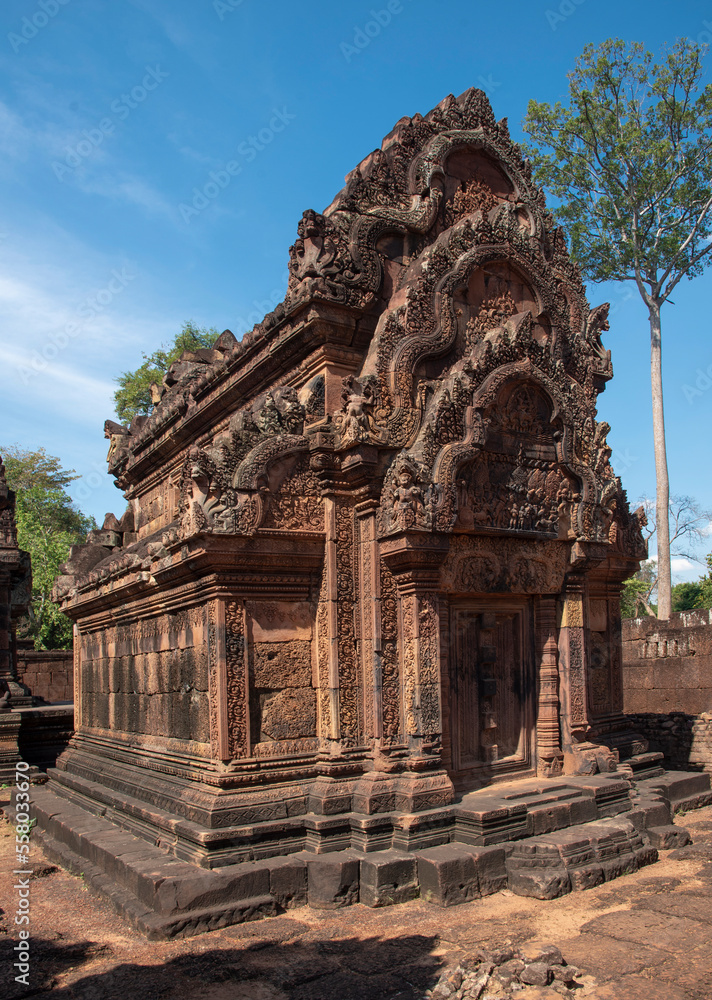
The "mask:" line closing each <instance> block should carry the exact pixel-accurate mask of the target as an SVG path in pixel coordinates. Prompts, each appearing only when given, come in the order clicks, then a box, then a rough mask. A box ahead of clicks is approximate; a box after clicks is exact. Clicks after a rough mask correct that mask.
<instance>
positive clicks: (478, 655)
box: [449, 599, 534, 790]
mask: <svg viewBox="0 0 712 1000" xmlns="http://www.w3.org/2000/svg"><path fill="white" fill-rule="evenodd" d="M531 618H532V614H531V606H530V603H529V602H528V601H527V600H526V599H522V600H521V601H516V600H509V599H508V600H502V601H497V600H488V601H486V602H482V603H476V602H473V603H466V604H457V605H454V606H453V607H452V608H451V636H452V643H451V651H450V655H451V669H450V713H449V715H450V751H451V753H450V756H451V767H452V772H453V773H452V778H453V780H454V782H455V784H456V785H457V786H459V787H461V788H462V789H463V790H466V789H467V788H468V787H471V788H477V787H481V786H482V784H483V783H487V782H488V781H491V780H495V779H497V778H506V777H515V776H517V775H519V774H522V773H524V772H527V771H529V770H530V769H531V768H532V732H533V715H534V712H533V691H534V684H533V669H532V665H533V651H532V622H531Z"/></svg>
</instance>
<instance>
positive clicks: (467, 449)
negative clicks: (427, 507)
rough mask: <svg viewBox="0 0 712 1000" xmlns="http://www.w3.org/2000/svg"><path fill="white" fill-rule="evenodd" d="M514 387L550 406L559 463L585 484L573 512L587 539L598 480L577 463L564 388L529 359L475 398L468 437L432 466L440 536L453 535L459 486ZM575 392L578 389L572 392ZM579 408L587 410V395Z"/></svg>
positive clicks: (504, 371) (497, 375)
mask: <svg viewBox="0 0 712 1000" xmlns="http://www.w3.org/2000/svg"><path fill="white" fill-rule="evenodd" d="M513 384H521V385H532V386H534V387H535V388H536V389H538V390H539V391H540V392H542V393H543V395H544V397H545V398H546V399H547V401H548V402H549V404H550V406H551V413H550V417H549V424H550V426H551V432H552V438H553V440H554V443H555V447H556V461H557V463H558V464H559V465H560V466H561V467H562V469H563V470H564V471H565V472H566V473H568V474H569V475H570V476H571V477H572V478H573V479H574V480H575V481H576V482H578V483H580V486H581V489H580V500H579V501H578V503H576V504H575V507H574V509H573V510H572V511H571V523H572V526H573V527H574V530H575V532H576V534H577V535H585V534H586V533H587V524H588V522H589V521H590V519H591V512H592V510H593V507H594V506H595V502H596V480H595V476H594V474H593V472H592V470H591V469H590V468H589V467H587V466H585V465H583V464H582V463H580V462H579V461H577V459H576V457H575V448H574V426H573V422H572V421H571V420H570V419H566V418H565V417H564V414H565V413H566V412H567V410H568V409H569V406H570V403H568V405H567V402H568V401H567V400H566V399H565V397H564V395H563V393H562V391H561V389H560V388H559V386H558V385H557V384H556V382H554V380H553V379H551V378H550V377H549V376H548V375H546V374H545V373H544V372H542V371H540V370H539V369H538V368H536V366H535V365H533V364H532V362H531V361H530V360H529V359H526V360H524V361H519V362H514V363H512V364H509V365H503V366H502V367H501V368H498V369H497V370H496V371H494V372H492V373H491V374H490V375H489V376H488V377H487V378H486V379H485V380H484V381H483V383H482V384H481V385H480V386H479V387H478V389H477V390H476V391H475V393H474V395H473V400H472V405H471V406H469V407H468V408H467V410H466V413H465V435H464V437H463V438H462V440H460V441H453V442H450V443H449V444H446V445H444V446H443V448H441V449H440V451H439V452H438V455H437V456H436V458H435V462H434V465H433V482H434V484H435V489H436V493H437V496H438V498H439V499H438V505H437V508H436V511H435V518H434V520H435V526H436V528H437V530H440V531H448V530H452V528H453V525H454V523H455V521H456V519H457V515H458V501H457V490H456V482H457V478H458V474H459V472H460V470H461V469H462V468H463V467H464V466H465V465H466V464H467V463H468V462H471V461H473V460H474V459H475V458H476V457H477V456H478V454H480V453H481V452H482V451H483V450H484V449H485V446H486V444H487V425H488V419H487V413H488V410H491V408H492V407H493V406H495V405H496V404H497V402H498V400H499V399H501V397H502V394H503V392H504V391H505V390H506V389H507V387H508V386H512V385H513ZM573 391H574V392H576V391H577V389H574V390H573ZM578 392H579V393H580V394H581V397H582V398H581V400H579V402H580V403H581V404H582V405H583V404H584V403H585V400H584V399H583V393H582V392H581V390H578Z"/></svg>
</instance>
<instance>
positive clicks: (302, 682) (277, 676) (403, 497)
mask: <svg viewBox="0 0 712 1000" xmlns="http://www.w3.org/2000/svg"><path fill="white" fill-rule="evenodd" d="M289 267H290V280H289V288H288V291H287V295H286V298H285V299H284V301H283V303H282V304H280V305H279V306H278V307H277V308H276V310H275V311H274V312H273V313H271V314H269V315H268V316H266V317H265V319H264V321H263V322H262V323H260V324H259V325H258V326H257V327H255V328H254V329H253V330H252V331H251V332H249V333H247V334H246V335H245V336H244V337H243V339H242V341H241V342H239V343H238V342H237V341H236V339H235V337H234V336H233V335H232V334H231V333H230V332H229V331H225V333H223V334H222V335H221V336H220V337H219V338H218V340H217V341H216V342H215V344H214V345H213V347H212V349H210V350H198V351H195V352H186V353H185V354H184V355H183V356H182V358H181V359H180V360H179V361H178V362H176V363H175V364H174V365H173V366H172V368H171V369H170V371H169V372H168V374H167V376H166V377H165V379H164V381H163V384H162V385H161V386H154V387H153V396H154V403H155V407H154V409H153V412H152V414H151V415H150V416H148V417H138V418H136V419H135V420H134V421H133V422H132V424H131V426H130V427H124V426H121V425H119V424H116V423H113V422H111V421H107V424H106V426H105V433H106V436H107V438H109V440H110V447H109V455H108V462H109V469H110V472H111V473H112V474H113V475H114V477H115V479H116V483H117V485H118V486H119V487H120V488H121V489H122V490H123V491H125V496H126V497H127V499H128V501H129V506H128V510H127V511H126V513H125V514H124V515H123V517H122V518H121V519H120V520H119V519H118V518H116V517H114V516H113V515H109V516H107V519H106V521H105V523H104V525H103V527H102V529H101V530H100V531H96V532H92V533H91V535H90V537H89V540H88V544H87V545H86V546H83V547H81V548H78V549H76V550H75V551H74V552H73V553H72V557H71V559H70V560H69V563H68V564H67V565H66V567H65V575H64V576H63V577H62V578H60V581H59V584H58V592H57V596H58V599H59V600H60V601H61V606H62V608H63V610H64V611H65V612H66V613H67V614H68V615H69V616H71V617H72V618H73V619H74V621H75V622H76V625H77V631H76V647H75V656H76V668H75V671H76V697H75V705H76V735H75V736H74V738H73V740H72V741H71V743H70V746H69V748H68V750H67V751H65V753H64V754H63V755H62V757H61V758H60V762H59V766H58V770H57V771H56V772H54V774H53V777H52V781H51V782H50V786H49V787H50V790H51V791H52V793H53V795H54V799H52V800H51V801H52V802H54V803H55V805H57V803H58V802H59V800H60V799H63V800H64V801H65V804H66V800H67V799H70V800H72V802H73V803H74V804H75V805H76V806H81V807H82V808H85V809H86V808H88V809H89V810H90V811H93V812H103V813H106V816H107V817H109V818H111V819H113V820H114V822H117V823H119V824H120V825H121V826H122V827H124V828H125V829H128V830H131V831H132V832H133V833H135V834H137V835H138V836H140V837H142V838H146V839H148V840H150V841H152V842H153V843H156V844H159V845H161V846H163V847H165V848H166V849H168V850H170V851H171V852H172V853H173V854H174V855H176V856H177V857H178V858H182V859H184V860H187V861H192V862H195V863H198V864H200V865H202V866H204V867H208V868H210V867H215V866H220V865H228V866H229V865H233V864H236V863H238V862H243V861H248V860H253V859H259V858H267V857H270V856H274V855H280V854H282V855H286V854H290V853H292V852H299V851H300V850H303V849H307V850H308V851H310V852H315V853H317V854H319V853H323V852H334V851H341V850H343V849H358V850H360V851H366V852H372V851H376V850H381V849H394V848H400V849H404V850H416V849H419V848H430V847H433V846H435V848H436V849H440V848H437V845H439V844H446V843H448V842H449V841H451V840H453V839H456V840H461V841H464V842H466V843H468V844H491V843H494V842H496V841H497V840H500V841H501V840H507V839H516V838H517V837H522V836H526V835H527V834H528V833H529V834H531V833H532V832H537V831H541V829H543V828H542V827H541V826H538V827H537V826H535V827H534V828H532V825H531V822H529V825H528V821H527V818H526V816H527V810H526V808H525V806H524V805H517V806H514V805H511V806H507V808H504V809H502V808H501V802H500V800H499V799H497V794H498V793H496V790H495V791H493V793H492V795H490V798H489V799H488V800H487V801H488V805H487V808H486V809H484V812H483V811H482V810H480V812H477V811H475V812H472V813H470V814H468V815H467V816H464V814H462V813H460V814H458V815H459V819H457V816H456V813H455V812H454V811H453V808H452V803H453V802H454V801H456V799H457V797H458V796H459V795H461V794H462V793H467V792H471V791H472V790H474V789H482V788H487V787H489V786H491V785H493V784H495V783H500V782H502V781H503V780H504V779H513V778H519V779H527V778H530V779H534V784H533V785H532V783H531V782H530V784H529V785H528V786H527V788H528V789H529V792H528V793H527V794H529V793H530V794H531V795H533V796H534V797H535V798H536V796H537V795H539V796H540V799H539V800H538V801H539V802H550V801H551V800H550V799H541V794H542V792H541V788H542V787H543V786H542V785H541V780H543V781H546V780H549V779H551V778H559V779H561V776H562V775H565V776H575V775H583V776H585V778H584V779H576V778H572V779H571V780H574V781H577V780H578V781H579V785H578V786H576V789H575V790H574V791H571V790H569V792H567V793H565V794H564V793H561V792H560V793H559V798H563V799H566V798H567V797H568V799H572V798H577V797H579V798H580V797H581V795H583V794H584V793H583V792H582V790H581V789H582V788H583V786H582V785H581V780H584V784H585V786H586V792H585V795H584V798H586V804H585V808H583V811H579V812H578V813H576V815H577V816H578V819H572V816H573V815H574V812H575V810H574V811H573V812H572V809H573V807H571V808H570V807H569V805H566V806H565V807H564V806H563V805H562V806H561V807H560V808H559V813H557V816H558V819H557V820H556V823H555V826H556V824H558V825H559V826H562V825H563V826H566V825H567V824H568V823H569V822H583V820H584V819H589V820H595V819H596V817H601V816H604V817H605V816H610V815H611V814H612V813H615V812H616V811H621V810H622V809H629V808H630V798H629V794H628V790H629V788H630V785H629V782H628V780H627V777H626V776H629V775H630V772H631V767H630V766H628V768H627V771H626V775H624V776H622V777H621V776H614V777H615V780H611V779H609V778H608V777H607V775H608V774H610V773H611V772H615V770H616V766H617V761H618V758H619V752H620V753H621V755H625V754H627V755H628V756H631V755H632V756H633V757H635V758H637V757H639V756H640V753H642V752H643V751H644V750H645V747H644V746H643V745H642V744H640V743H639V742H638V743H636V742H635V741H632V738H631V737H630V734H629V733H627V731H626V723H625V720H624V717H623V713H622V708H623V706H622V687H621V647H620V627H621V626H620V613H619V592H620V588H621V583H622V581H623V580H624V579H626V578H627V577H629V576H630V575H631V573H632V572H633V571H634V570H635V569H636V567H637V565H638V560H639V559H641V558H642V557H643V556H644V555H645V545H644V542H643V539H642V536H641V532H640V526H641V519H642V513H641V512H637V513H635V514H631V513H630V511H629V509H628V505H627V502H626V497H625V493H624V491H623V490H622V488H621V483H620V480H619V479H617V478H616V476H615V473H614V471H613V469H612V468H611V465H610V448H609V447H608V445H607V443H606V433H607V431H608V429H609V428H608V427H607V425H606V424H604V423H600V422H598V421H597V419H596V399H597V396H598V394H599V393H600V392H601V391H602V390H603V389H604V387H605V384H606V382H607V381H608V379H610V378H611V376H612V368H611V360H610V353H609V352H608V351H606V350H605V349H604V348H603V346H602V344H601V334H602V332H603V331H605V330H606V329H607V328H608V326H607V321H606V317H607V306H599V307H598V308H597V309H594V310H591V309H589V306H588V303H587V302H586V299H585V295H584V289H583V286H582V283H581V278H580V275H579V272H578V270H577V268H576V267H575V266H574V265H573V264H572V262H571V260H570V259H569V256H568V253H567V250H566V247H565V244H564V239H563V237H562V234H561V232H560V231H558V230H557V229H556V228H555V227H554V225H553V223H552V219H551V216H550V215H549V214H548V213H547V211H546V208H545V205H544V198H543V195H542V193H541V191H539V190H538V189H537V188H536V187H534V185H533V184H532V180H531V175H530V171H529V167H528V164H527V163H526V162H525V161H523V159H522V156H521V153H520V151H519V149H518V148H517V146H515V145H514V144H513V143H512V141H511V140H510V137H509V133H508V130H507V125H506V121H501V122H497V121H495V119H494V117H493V114H492V110H491V108H490V106H489V104H488V102H487V100H486V98H485V96H484V94H483V93H482V92H480V91H476V90H471V91H467V92H466V93H465V94H463V95H462V96H461V97H460V98H458V99H455V98H453V97H450V98H447V99H446V100H445V101H443V102H442V103H441V104H440V105H439V106H438V107H437V108H435V109H434V110H433V111H431V112H430V113H429V114H428V115H426V116H425V117H422V116H420V115H416V116H415V117H414V118H412V119H410V118H404V119H402V120H401V121H400V122H398V124H397V125H396V127H395V128H394V130H393V131H392V132H391V133H390V134H389V135H388V136H387V137H386V138H385V139H384V141H383V144H382V147H381V149H380V150H377V151H375V152H374V153H372V154H371V155H370V156H368V157H367V158H366V159H365V160H364V161H363V162H362V163H361V164H360V165H359V166H358V167H357V168H356V169H355V170H354V171H353V172H352V173H351V174H350V175H349V176H348V177H347V179H346V186H345V187H344V189H343V190H342V191H341V192H340V193H339V194H338V195H337V196H336V198H335V199H334V201H333V202H332V203H331V205H330V206H329V207H328V208H327V209H326V211H325V212H324V213H323V214H317V213H315V212H313V211H309V212H306V213H305V215H304V216H303V218H302V220H301V222H300V223H299V227H298V239H297V241H296V243H295V245H294V246H293V247H292V248H291V250H290V265H289ZM658 771H659V769H658ZM598 772H602V774H599V773H598ZM536 779H541V780H540V781H539V784H538V785H537V783H536ZM561 780H562V781H563V784H562V783H559V784H558V785H556V783H554V787H555V788H559V789H561V788H564V789H565V788H567V787H568V786H567V784H566V781H564V780H563V779H561ZM586 782H588V783H587V784H586ZM607 782H608V784H607ZM43 794H44V793H43ZM555 798H556V796H555ZM46 801H47V802H50V800H46ZM614 803H617V805H616V806H615V807H614ZM50 806H51V803H50V805H47V806H46V808H45V807H44V806H43V807H42V808H43V809H44V813H43V815H44V817H45V819H44V820H41V823H40V825H42V823H43V822H44V823H46V824H49V826H50V827H51V823H50V819H49V817H51V815H52V808H50ZM60 806H61V803H60ZM58 808H59V807H58ZM542 808H543V807H542ZM488 810H489V811H488ZM548 815H550V816H551V815H552V813H551V810H549V813H548ZM75 822H76V819H74V820H73V819H71V817H70V818H68V819H67V820H66V822H65V823H64V826H62V824H60V823H59V821H57V822H56V823H55V825H54V826H53V827H51V828H52V829H53V830H54V833H53V834H52V836H56V837H59V838H60V839H62V838H64V839H65V842H66V843H71V844H73V845H74V846H73V849H74V850H77V851H79V850H80V849H81V850H83V849H84V848H82V847H81V843H82V842H83V841H82V838H81V837H79V836H77V837H74V836H73V835H71V833H68V832H67V830H69V829H70V827H71V826H72V824H73V823H75ZM458 824H459V825H458ZM60 827H62V829H63V830H64V833H60ZM607 836H608V833H606V837H607ZM622 836H623V840H624V841H625V843H626V844H627V845H628V847H627V848H626V849H627V850H629V851H633V847H632V846H631V844H632V841H631V839H630V836H629V834H628V833H626V834H625V835H622ZM626 838H627V839H626ZM594 839H595V838H594ZM592 842H593V841H592ZM596 842H597V843H598V841H596ZM621 842H622V841H621ZM442 849H443V850H444V849H445V848H442ZM595 850H598V848H596V849H595ZM595 850H594V848H592V851H593V852H594V853H593V854H592V857H593V856H594V855H595ZM604 853H605V851H604ZM630 856H631V857H632V856H633V855H632V854H631V855H630ZM502 858H504V854H503V853H502ZM357 867H358V866H357ZM601 877H602V876H601ZM567 878H568V876H567ZM315 891H316V890H315ZM310 892H311V890H310Z"/></svg>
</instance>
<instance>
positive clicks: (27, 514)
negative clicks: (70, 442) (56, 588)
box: [0, 446, 96, 649]
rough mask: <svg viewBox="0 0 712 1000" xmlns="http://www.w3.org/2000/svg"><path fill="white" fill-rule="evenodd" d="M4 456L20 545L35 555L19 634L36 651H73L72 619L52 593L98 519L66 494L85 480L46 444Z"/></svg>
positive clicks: (14, 449)
mask: <svg viewBox="0 0 712 1000" xmlns="http://www.w3.org/2000/svg"><path fill="white" fill-rule="evenodd" d="M0 454H2V455H3V460H4V463H5V476H6V479H7V484H8V486H9V487H10V489H11V490H14V491H15V492H16V494H17V502H16V510H15V516H16V520H17V538H18V543H19V545H20V548H21V549H26V550H27V551H28V552H29V553H30V556H31V557H32V604H31V605H30V610H29V614H28V615H27V617H26V618H25V619H23V620H22V621H21V622H20V623H19V627H18V634H19V635H20V637H21V638H31V639H33V640H34V643H35V648H36V649H71V646H72V623H71V621H70V620H69V618H67V616H66V615H64V614H63V613H62V612H61V611H60V610H59V608H58V607H57V605H56V604H54V603H53V602H52V600H51V598H50V595H51V592H52V587H53V585H54V581H55V580H56V579H57V576H58V575H59V567H60V566H61V564H62V563H63V562H65V560H66V559H67V558H68V556H69V548H70V546H71V545H76V544H78V543H80V542H83V541H84V540H85V538H86V534H87V532H88V531H91V530H92V529H93V528H96V522H95V520H94V518H93V517H88V516H87V515H86V514H82V513H81V511H80V510H78V509H77V507H76V505H75V504H74V502H73V501H72V498H71V497H70V496H69V494H68V493H67V492H66V487H67V486H68V485H69V484H70V483H71V482H73V481H74V480H75V479H78V478H79V476H78V475H77V474H76V472H75V471H74V469H63V468H62V465H61V462H60V460H59V459H58V458H55V457H54V456H53V455H48V454H47V453H46V451H45V450H44V448H38V449H37V450H36V451H30V450H28V449H22V448H18V447H17V446H14V447H10V448H3V449H2V451H1V452H0Z"/></svg>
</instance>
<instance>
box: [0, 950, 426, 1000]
mask: <svg viewBox="0 0 712 1000" xmlns="http://www.w3.org/2000/svg"><path fill="white" fill-rule="evenodd" d="M14 943H15V942H14V941H12V940H8V939H6V940H5V941H3V942H2V945H0V962H1V963H2V968H3V969H4V970H8V969H9V967H10V966H11V965H12V962H13V961H14V958H13V957H11V956H12V947H13V945H14ZM436 945H437V939H435V938H433V937H425V936H421V935H412V936H408V937H402V938H398V939H386V940H383V939H380V938H366V939H365V940H358V939H357V938H346V939H341V940H338V941H334V940H321V941H319V940H317V941H310V942H308V943H306V942H304V943H303V942H278V943H274V942H268V941H264V942H261V941H257V942H254V943H251V944H249V945H247V946H246V947H244V948H219V949H206V950H204V951H202V952H200V953H198V954H186V955H180V956H177V957H175V958H173V959H171V960H169V961H168V962H166V963H165V964H163V965H146V964H131V963H124V964H122V965H115V964H114V962H112V961H111V955H112V950H111V948H110V947H108V946H106V945H101V944H97V943H94V942H92V941H84V942H81V943H79V944H64V943H63V942H62V941H61V940H58V941H48V940H46V939H45V940H42V939H38V940H32V942H31V948H32V958H31V976H30V987H29V989H28V988H27V987H26V986H24V985H21V984H18V983H14V982H13V983H12V989H11V990H10V991H9V992H8V993H5V994H4V995H5V997H6V998H7V1000H11V998H12V1000H14V998H19V997H30V996H43V995H48V994H49V993H50V991H51V995H52V997H56V998H57V1000H61V998H67V1000H70V998H72V1000H74V998H77V1000H94V998H97V1000H99V998H101V1000H105V998H106V1000H113V998H117V1000H127V998H129V997H141V998H142V1000H150V998H154V997H155V998H158V997H170V998H171V1000H183V998H185V1000H188V998H190V1000H195V998H201V1000H203V998H204V1000H233V998H234V1000H284V998H288V1000H380V998H384V1000H388V998H394V1000H395V998H398V1000H416V998H420V997H422V996H423V993H424V991H425V990H426V989H430V988H432V987H433V986H434V985H435V983H436V982H437V978H438V974H439V970H440V961H439V959H438V958H436V957H435V956H433V955H432V954H431V952H432V950H433V948H434V947H436ZM102 959H105V960H106V964H107V966H110V967H107V968H105V969H102V968H101V964H102ZM88 963H91V964H92V965H94V971H91V972H89V971H88V970H87V974H86V975H84V976H82V975H81V971H80V969H78V967H80V966H82V965H84V964H88ZM71 970H77V978H74V979H73V981H72V982H71V984H68V985H64V986H60V985H59V984H58V978H59V977H62V978H63V979H64V978H65V977H66V975H67V973H70V972H71Z"/></svg>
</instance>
